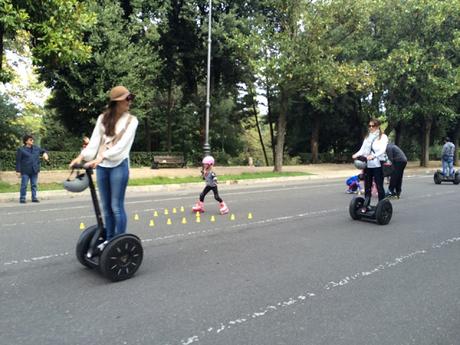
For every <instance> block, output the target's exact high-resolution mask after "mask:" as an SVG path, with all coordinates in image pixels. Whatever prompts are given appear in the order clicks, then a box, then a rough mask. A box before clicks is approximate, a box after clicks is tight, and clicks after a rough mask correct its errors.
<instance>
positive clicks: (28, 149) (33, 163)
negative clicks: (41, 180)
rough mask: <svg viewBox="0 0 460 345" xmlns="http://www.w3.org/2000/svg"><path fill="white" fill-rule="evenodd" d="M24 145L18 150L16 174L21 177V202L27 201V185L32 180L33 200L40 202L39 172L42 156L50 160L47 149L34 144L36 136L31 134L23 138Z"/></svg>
mask: <svg viewBox="0 0 460 345" xmlns="http://www.w3.org/2000/svg"><path fill="white" fill-rule="evenodd" d="M22 142H23V143H24V146H22V147H20V148H18V150H17V151H16V174H17V175H18V177H19V178H21V189H20V191H19V203H21V204H25V203H26V193H27V185H28V184H29V180H30V187H31V191H32V202H40V201H39V200H38V197H37V186H38V173H39V172H40V156H42V157H43V159H44V160H46V161H48V160H49V157H48V153H47V151H46V150H44V149H42V148H40V147H38V146H36V145H34V137H33V136H32V135H30V134H26V135H24V137H23V138H22Z"/></svg>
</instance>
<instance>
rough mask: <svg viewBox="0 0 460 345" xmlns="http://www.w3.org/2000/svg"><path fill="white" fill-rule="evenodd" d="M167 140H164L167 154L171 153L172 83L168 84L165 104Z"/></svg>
mask: <svg viewBox="0 0 460 345" xmlns="http://www.w3.org/2000/svg"><path fill="white" fill-rule="evenodd" d="M167 107H168V108H167V110H166V113H167V119H168V120H167V121H168V124H167V126H168V127H167V130H166V131H167V133H166V135H167V140H166V149H167V150H168V153H171V147H172V133H171V132H172V107H173V99H172V82H170V83H169V85H168V104H167Z"/></svg>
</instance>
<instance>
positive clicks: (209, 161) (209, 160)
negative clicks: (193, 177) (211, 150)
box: [202, 156, 214, 165]
mask: <svg viewBox="0 0 460 345" xmlns="http://www.w3.org/2000/svg"><path fill="white" fill-rule="evenodd" d="M202 163H203V164H208V165H214V158H213V157H212V156H206V157H204V158H203V161H202Z"/></svg>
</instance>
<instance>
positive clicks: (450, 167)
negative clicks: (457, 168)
mask: <svg viewBox="0 0 460 345" xmlns="http://www.w3.org/2000/svg"><path fill="white" fill-rule="evenodd" d="M454 155H455V145H454V144H453V143H452V142H451V141H450V138H449V137H445V138H444V146H443V147H442V152H441V159H442V174H443V175H444V177H449V176H450V175H451V174H453V173H454Z"/></svg>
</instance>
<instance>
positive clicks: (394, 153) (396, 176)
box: [386, 143, 407, 199]
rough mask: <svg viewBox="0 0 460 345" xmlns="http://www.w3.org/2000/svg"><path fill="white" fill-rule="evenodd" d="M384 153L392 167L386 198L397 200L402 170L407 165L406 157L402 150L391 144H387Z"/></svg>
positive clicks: (399, 194)
mask: <svg viewBox="0 0 460 345" xmlns="http://www.w3.org/2000/svg"><path fill="white" fill-rule="evenodd" d="M386 153H387V156H388V159H389V160H390V161H391V163H392V165H393V171H392V173H391V175H390V185H389V186H388V196H389V197H395V198H397V199H399V198H400V196H401V186H402V180H403V175H404V169H405V168H406V165H407V157H406V155H405V154H404V152H403V150H401V149H400V148H399V147H398V146H397V145H395V144H393V143H388V145H387V150H386Z"/></svg>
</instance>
